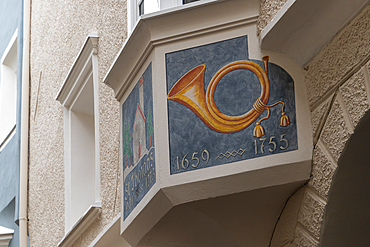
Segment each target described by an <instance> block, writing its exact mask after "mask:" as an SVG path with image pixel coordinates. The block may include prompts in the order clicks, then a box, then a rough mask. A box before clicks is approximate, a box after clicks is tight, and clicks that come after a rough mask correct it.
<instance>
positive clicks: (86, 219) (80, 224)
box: [58, 202, 101, 247]
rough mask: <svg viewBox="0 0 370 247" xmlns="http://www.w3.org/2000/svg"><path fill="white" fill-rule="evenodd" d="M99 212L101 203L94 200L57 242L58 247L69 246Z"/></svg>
mask: <svg viewBox="0 0 370 247" xmlns="http://www.w3.org/2000/svg"><path fill="white" fill-rule="evenodd" d="M100 213H101V203H100V202H96V203H95V204H94V205H91V206H90V208H89V209H88V210H87V211H86V212H85V213H84V215H83V216H82V217H81V218H80V219H79V220H78V221H77V222H76V224H74V225H73V227H72V228H71V230H70V231H69V232H68V233H67V234H66V235H65V236H64V238H63V239H62V240H61V241H60V242H59V243H58V247H69V246H72V244H73V243H74V242H75V241H76V240H77V239H78V238H79V237H80V236H81V235H82V233H83V232H84V231H85V230H86V229H87V228H88V227H89V226H90V225H91V224H92V223H93V222H94V221H95V220H96V219H97V218H98V216H99V214H100Z"/></svg>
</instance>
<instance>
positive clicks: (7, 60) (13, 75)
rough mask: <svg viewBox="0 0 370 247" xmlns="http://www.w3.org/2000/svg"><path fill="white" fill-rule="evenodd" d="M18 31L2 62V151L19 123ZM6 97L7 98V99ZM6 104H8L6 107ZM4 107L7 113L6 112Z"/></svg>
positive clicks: (0, 68) (0, 127) (0, 137)
mask: <svg viewBox="0 0 370 247" xmlns="http://www.w3.org/2000/svg"><path fill="white" fill-rule="evenodd" d="M17 41H18V29H16V30H15V32H14V34H13V36H12V38H11V39H10V41H9V43H8V46H7V47H6V49H5V51H4V53H3V56H2V58H1V60H0V74H1V78H0V151H1V150H2V149H3V148H4V147H5V145H6V144H7V143H8V142H9V141H10V139H11V138H12V137H13V136H14V134H15V129H16V122H17V84H18V83H17V82H18V80H17V77H18V75H17V66H18V44H17ZM5 97H6V98H5ZM5 102H7V104H6V105H5ZM4 106H5V108H6V112H5V111H4V109H5V108H4Z"/></svg>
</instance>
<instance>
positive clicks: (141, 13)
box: [139, 0, 144, 16]
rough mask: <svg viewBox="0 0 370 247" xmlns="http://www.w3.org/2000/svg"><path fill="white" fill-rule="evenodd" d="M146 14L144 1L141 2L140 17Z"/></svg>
mask: <svg viewBox="0 0 370 247" xmlns="http://www.w3.org/2000/svg"><path fill="white" fill-rule="evenodd" d="M143 14H144V0H142V1H140V2H139V16H140V15H143Z"/></svg>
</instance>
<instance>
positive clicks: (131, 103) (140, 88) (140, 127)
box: [122, 64, 156, 219]
mask: <svg viewBox="0 0 370 247" xmlns="http://www.w3.org/2000/svg"><path fill="white" fill-rule="evenodd" d="M122 120H123V123H122V130H123V133H122V135H123V136H122V140H123V143H122V146H123V198H124V201H123V203H124V205H123V207H124V219H126V218H127V216H128V215H129V214H130V213H131V212H132V210H133V209H134V208H135V207H136V205H137V204H138V203H139V202H140V201H141V199H142V198H143V197H144V196H145V195H146V193H147V192H148V191H149V190H150V188H151V187H152V186H153V185H154V184H155V182H156V172H155V148H154V127H153V90H152V64H150V65H149V66H148V68H147V69H146V70H145V72H144V74H143V75H142V77H141V78H140V80H139V81H138V82H137V84H136V85H135V87H134V89H133V90H132V91H131V93H130V95H129V96H128V97H127V99H126V101H125V102H124V103H123V105H122Z"/></svg>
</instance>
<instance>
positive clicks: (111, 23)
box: [29, 0, 126, 246]
mask: <svg viewBox="0 0 370 247" xmlns="http://www.w3.org/2000/svg"><path fill="white" fill-rule="evenodd" d="M31 16H32V20H31V26H32V31H31V54H30V56H31V70H30V71H31V91H30V92H31V101H30V154H29V156H30V161H29V234H30V245H31V246H56V245H57V243H58V242H59V241H60V240H61V239H62V238H63V236H64V234H65V232H64V154H63V149H64V143H63V140H64V138H63V133H64V131H63V107H62V106H61V104H60V103H59V102H57V101H56V100H55V97H56V95H57V92H58V90H59V89H60V87H61V85H62V83H63V81H64V79H65V78H66V76H67V73H68V71H69V70H70V68H71V66H72V64H73V62H74V60H75V59H76V56H77V54H78V52H79V51H80V49H81V47H82V45H83V43H84V41H85V39H86V36H87V35H88V34H89V33H97V34H98V36H99V37H100V38H99V55H98V56H99V80H100V90H99V101H100V116H99V117H100V167H101V171H100V174H101V175H100V176H101V178H100V179H101V191H100V195H101V200H102V213H101V215H100V216H99V218H98V219H97V220H96V221H95V222H94V223H93V224H92V225H91V226H90V227H89V228H88V229H87V230H86V231H85V233H84V234H83V235H82V236H81V237H80V239H78V240H77V241H76V243H75V246H87V245H88V244H89V243H90V242H91V241H92V240H93V239H94V238H95V237H96V236H97V235H98V234H99V232H100V231H101V230H102V229H103V228H104V226H106V225H107V224H108V223H110V222H111V220H112V219H113V218H114V217H115V216H116V215H117V214H118V213H119V211H120V201H121V200H120V184H119V181H120V178H119V161H118V151H119V134H118V133H119V104H118V101H116V100H115V98H114V97H113V91H112V90H111V89H110V88H108V86H106V85H105V84H103V83H101V81H102V78H103V77H104V76H105V73H106V71H107V70H108V68H109V67H110V65H111V63H112V61H113V60H114V58H115V56H116V54H117V52H118V51H119V49H120V48H121V46H122V44H123V42H124V40H125V38H126V1H123V0H110V1H104V2H102V1H97V0H86V1H74V0H66V1H43V0H34V1H32V14H31Z"/></svg>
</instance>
